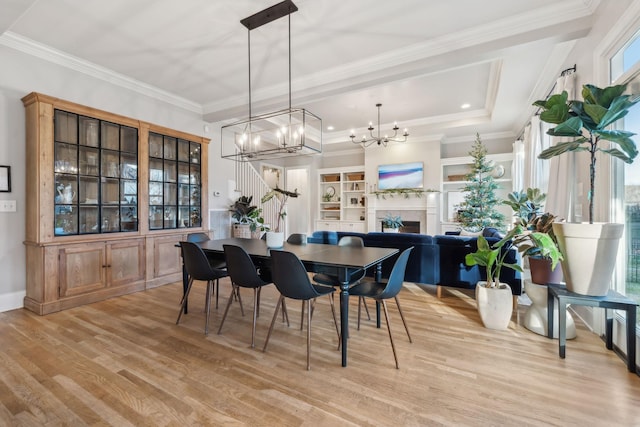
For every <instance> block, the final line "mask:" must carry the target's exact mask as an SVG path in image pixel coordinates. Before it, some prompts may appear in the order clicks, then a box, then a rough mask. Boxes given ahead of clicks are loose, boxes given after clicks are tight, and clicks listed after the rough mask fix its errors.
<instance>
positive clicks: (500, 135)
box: [441, 131, 516, 144]
mask: <svg viewBox="0 0 640 427" xmlns="http://www.w3.org/2000/svg"><path fill="white" fill-rule="evenodd" d="M480 136H481V137H482V140H483V141H489V140H494V139H508V138H512V139H513V140H514V141H515V139H516V134H515V133H514V132H509V131H505V132H493V133H483V134H481V135H480ZM475 139H476V134H470V135H462V136H456V137H452V138H443V139H442V141H441V143H442V144H460V143H468V142H470V141H474V140H475Z"/></svg>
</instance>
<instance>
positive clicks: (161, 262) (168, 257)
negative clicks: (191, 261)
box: [153, 236, 182, 277]
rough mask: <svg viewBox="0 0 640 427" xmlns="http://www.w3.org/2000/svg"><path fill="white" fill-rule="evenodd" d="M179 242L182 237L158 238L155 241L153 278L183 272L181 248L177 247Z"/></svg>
mask: <svg viewBox="0 0 640 427" xmlns="http://www.w3.org/2000/svg"><path fill="white" fill-rule="evenodd" d="M179 242H180V236H170V237H158V238H156V239H154V244H153V258H154V260H153V261H154V262H153V265H154V272H153V277H162V276H166V275H169V274H175V273H180V272H181V271H182V258H181V256H180V248H177V247H176V245H177V244H178V243H179Z"/></svg>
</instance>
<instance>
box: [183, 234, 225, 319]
mask: <svg viewBox="0 0 640 427" xmlns="http://www.w3.org/2000/svg"><path fill="white" fill-rule="evenodd" d="M207 240H210V239H209V235H208V234H207V233H203V232H199V233H189V234H187V242H192V243H202V242H206V241H207ZM205 255H207V259H208V260H209V264H210V265H211V267H213V268H219V269H225V268H227V265H226V264H225V262H224V260H221V259H220V258H217V257H216V256H215V255H212V256H210V255H209V254H205ZM215 294H216V309H217V308H218V296H219V295H220V289H219V287H218V282H216V292H215Z"/></svg>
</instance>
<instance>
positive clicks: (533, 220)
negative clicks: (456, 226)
mask: <svg viewBox="0 0 640 427" xmlns="http://www.w3.org/2000/svg"><path fill="white" fill-rule="evenodd" d="M507 197H508V198H507V200H504V201H503V203H504V204H505V205H507V206H509V207H511V209H513V212H514V216H515V222H514V228H515V229H516V232H515V235H514V237H513V243H514V245H515V246H516V247H517V248H518V251H519V252H520V253H521V254H522V256H523V257H525V256H526V257H528V259H529V268H530V270H531V280H532V282H533V283H537V284H540V285H546V284H547V283H549V282H553V283H559V282H561V281H562V268H561V267H560V264H559V262H560V261H561V260H562V259H563V256H562V252H560V248H559V247H558V242H557V240H556V236H555V234H554V232H553V223H554V222H555V219H556V216H555V215H553V214H551V213H549V212H543V209H542V206H543V202H544V200H545V199H546V197H547V195H546V194H545V193H543V192H542V191H541V190H540V189H539V188H527V190H526V191H514V192H512V193H509V195H508V196H507Z"/></svg>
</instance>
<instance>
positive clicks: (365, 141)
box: [349, 103, 409, 148]
mask: <svg viewBox="0 0 640 427" xmlns="http://www.w3.org/2000/svg"><path fill="white" fill-rule="evenodd" d="M376 107H378V131H377V133H376V135H374V134H373V131H374V130H375V128H374V127H373V122H369V127H368V128H367V130H368V131H369V134H370V135H371V136H370V137H369V138H367V136H366V135H362V139H361V140H360V141H357V140H356V133H355V131H354V130H353V129H352V130H351V135H349V138H351V142H353V143H354V144H359V145H362V147H363V148H366V147H368V146H370V145H372V144H374V143H375V144H378V145H382V146H385V147H386V146H387V144H388V143H389V142H391V141H393V142H405V141H406V140H407V137H408V136H409V131H408V130H407V129H406V128H405V129H404V131H403V133H402V137H399V136H397V135H398V130H400V128H399V127H398V123H397V122H394V123H393V128H392V129H391V130H393V135H391V136H389V135H387V134H385V135H384V136H381V135H380V107H382V104H380V103H378V104H376Z"/></svg>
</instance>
